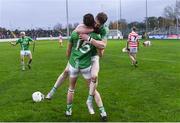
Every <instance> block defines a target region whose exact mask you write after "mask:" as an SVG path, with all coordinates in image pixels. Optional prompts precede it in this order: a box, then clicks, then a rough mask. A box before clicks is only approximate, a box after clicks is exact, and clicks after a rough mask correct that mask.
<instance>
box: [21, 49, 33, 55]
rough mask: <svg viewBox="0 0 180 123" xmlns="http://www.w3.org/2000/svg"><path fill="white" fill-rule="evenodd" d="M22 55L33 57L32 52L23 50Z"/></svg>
mask: <svg viewBox="0 0 180 123" xmlns="http://www.w3.org/2000/svg"><path fill="white" fill-rule="evenodd" d="M20 54H21V56H29V55H31V51H30V50H21V52H20Z"/></svg>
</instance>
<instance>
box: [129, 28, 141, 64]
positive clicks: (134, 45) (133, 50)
mask: <svg viewBox="0 0 180 123" xmlns="http://www.w3.org/2000/svg"><path fill="white" fill-rule="evenodd" d="M138 48H139V35H138V34H137V32H136V27H133V28H132V32H131V33H130V34H129V36H128V42H127V49H128V50H129V57H130V59H131V63H132V65H134V66H135V67H137V60H136V54H137V52H138Z"/></svg>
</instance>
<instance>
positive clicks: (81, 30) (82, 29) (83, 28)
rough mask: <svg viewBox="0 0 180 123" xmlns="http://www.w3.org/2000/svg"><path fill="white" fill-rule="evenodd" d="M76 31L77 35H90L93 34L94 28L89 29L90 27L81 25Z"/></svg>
mask: <svg viewBox="0 0 180 123" xmlns="http://www.w3.org/2000/svg"><path fill="white" fill-rule="evenodd" d="M75 31H76V32H77V33H79V34H89V33H91V32H93V31H94V29H93V28H89V27H87V26H86V25H84V24H79V25H78V26H77V27H76V29H75Z"/></svg>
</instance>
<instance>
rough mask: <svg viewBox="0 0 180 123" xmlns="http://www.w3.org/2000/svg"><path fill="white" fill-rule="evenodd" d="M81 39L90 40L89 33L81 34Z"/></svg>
mask: <svg viewBox="0 0 180 123" xmlns="http://www.w3.org/2000/svg"><path fill="white" fill-rule="evenodd" d="M79 37H80V39H81V40H84V41H88V38H89V36H88V35H87V34H80V35H79Z"/></svg>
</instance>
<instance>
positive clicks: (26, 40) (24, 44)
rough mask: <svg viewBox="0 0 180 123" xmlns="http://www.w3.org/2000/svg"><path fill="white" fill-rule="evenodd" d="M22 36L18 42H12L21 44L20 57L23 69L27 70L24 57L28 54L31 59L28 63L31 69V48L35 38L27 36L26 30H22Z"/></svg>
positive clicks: (14, 44)
mask: <svg viewBox="0 0 180 123" xmlns="http://www.w3.org/2000/svg"><path fill="white" fill-rule="evenodd" d="M20 36H21V38H19V39H18V40H17V41H16V43H13V42H10V44H11V45H13V46H16V45H17V44H20V46H21V51H20V58H21V65H22V70H23V71H24V70H25V62H24V59H25V57H26V56H27V57H28V59H29V61H28V63H27V66H28V68H29V69H31V62H32V53H31V51H30V49H29V45H30V42H33V40H32V39H31V38H30V37H27V36H26V34H25V32H20Z"/></svg>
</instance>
